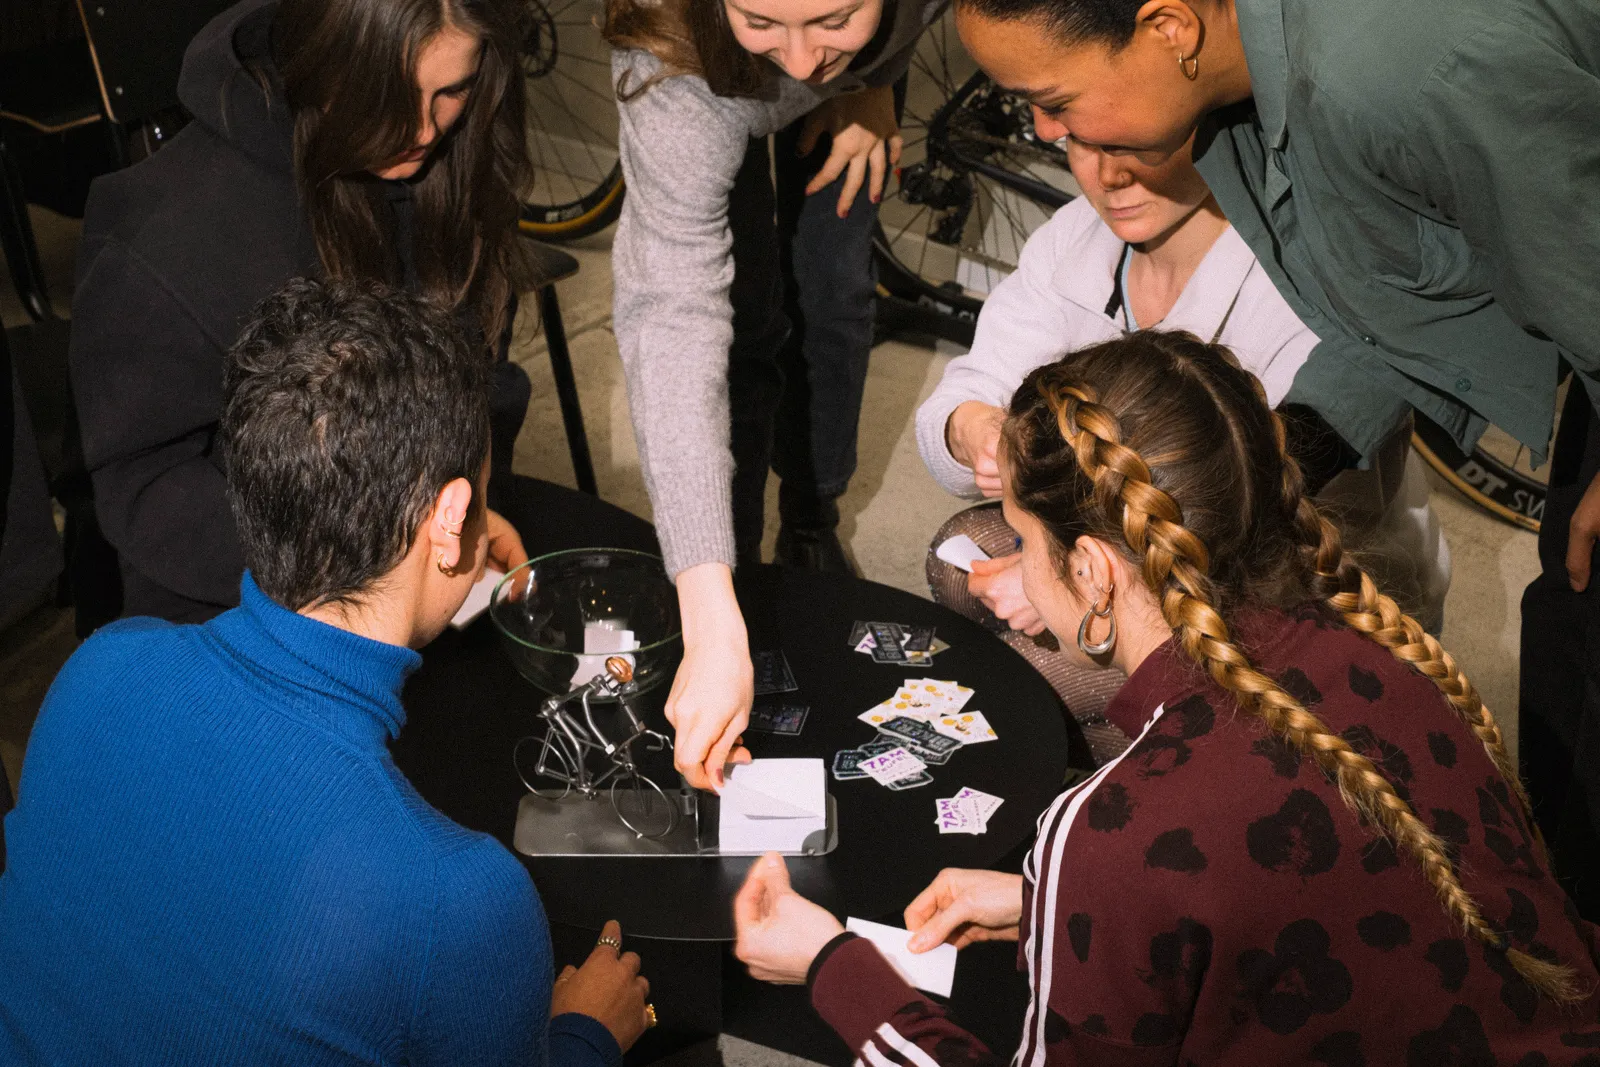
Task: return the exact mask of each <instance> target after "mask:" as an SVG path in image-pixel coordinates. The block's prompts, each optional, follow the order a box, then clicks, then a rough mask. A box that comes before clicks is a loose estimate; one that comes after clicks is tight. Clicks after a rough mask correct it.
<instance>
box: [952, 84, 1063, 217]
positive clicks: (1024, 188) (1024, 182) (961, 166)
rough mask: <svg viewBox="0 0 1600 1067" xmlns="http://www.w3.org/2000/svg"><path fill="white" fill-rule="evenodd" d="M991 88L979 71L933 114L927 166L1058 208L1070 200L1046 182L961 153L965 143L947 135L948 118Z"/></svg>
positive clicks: (1045, 205) (1048, 206)
mask: <svg viewBox="0 0 1600 1067" xmlns="http://www.w3.org/2000/svg"><path fill="white" fill-rule="evenodd" d="M992 84H994V83H993V82H991V81H990V80H989V76H988V75H987V74H985V73H984V72H983V71H981V70H980V71H978V72H977V73H975V74H974V75H972V77H970V78H968V79H967V80H966V82H964V83H963V84H962V86H961V88H959V89H957V90H956V91H955V93H954V94H952V95H951V97H950V99H949V100H947V101H945V104H944V106H943V107H941V108H940V109H939V110H938V111H935V112H934V113H933V117H932V118H931V119H929V120H928V147H927V153H928V160H929V161H930V162H936V163H944V164H945V165H946V166H948V167H950V168H951V169H953V170H967V171H974V172H976V173H978V174H982V175H983V176H984V177H986V178H988V179H989V180H991V181H993V182H995V183H996V184H997V185H1002V186H1004V187H1005V188H1007V189H1010V190H1011V191H1012V192H1015V193H1017V194H1019V195H1021V196H1025V197H1027V198H1028V199H1030V200H1032V201H1034V202H1035V203H1037V204H1040V205H1042V206H1044V207H1047V208H1052V209H1053V208H1059V207H1062V206H1064V205H1065V204H1067V203H1068V202H1069V201H1070V200H1072V196H1071V194H1069V193H1064V192H1062V191H1061V190H1060V189H1057V188H1055V187H1054V186H1052V185H1048V184H1046V183H1045V182H1041V181H1036V180H1034V179H1032V178H1025V177H1023V176H1021V175H1019V174H1016V173H1014V172H1013V171H1009V170H1006V169H1005V168H1003V167H997V166H995V165H994V164H992V163H990V162H988V161H986V160H984V159H980V158H978V157H976V156H973V155H970V154H969V153H967V152H964V151H962V149H963V147H965V145H964V142H962V141H961V139H960V138H959V137H952V136H951V135H950V118H951V116H952V115H954V114H955V113H956V112H957V111H958V110H960V109H961V107H962V105H963V104H965V103H966V102H967V100H968V99H969V98H970V97H971V96H972V95H973V94H974V93H976V92H977V91H978V90H979V89H982V88H983V87H984V86H986V85H992Z"/></svg>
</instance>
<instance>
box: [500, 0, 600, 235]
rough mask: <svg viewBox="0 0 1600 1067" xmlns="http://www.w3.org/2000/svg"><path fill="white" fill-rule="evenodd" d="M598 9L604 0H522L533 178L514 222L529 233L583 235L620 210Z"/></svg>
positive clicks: (529, 147) (597, 228)
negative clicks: (525, 17) (524, 0)
mask: <svg viewBox="0 0 1600 1067" xmlns="http://www.w3.org/2000/svg"><path fill="white" fill-rule="evenodd" d="M604 13H605V5H604V3H603V0H550V2H549V5H548V6H546V4H544V3H541V2H540V0H528V25H527V31H526V36H525V39H524V41H523V48H522V70H523V76H524V78H525V79H526V80H527V87H528V105H527V107H528V117H527V124H528V152H529V155H531V156H532V157H533V183H532V185H531V186H530V187H529V188H528V190H527V192H526V193H525V194H524V196H523V198H522V199H523V207H522V218H521V220H520V222H519V223H518V225H519V226H520V227H521V229H522V231H523V232H524V233H528V234H531V235H533V236H535V237H542V238H546V239H551V240H572V239H575V238H578V237H584V236H587V235H588V234H591V233H595V232H596V231H598V230H602V229H604V228H605V227H607V226H609V225H611V223H612V222H614V221H615V220H616V217H617V215H618V214H619V213H620V212H621V211H622V194H623V189H622V163H621V162H620V160H619V159H618V156H617V103H616V96H615V92H614V90H613V88H612V84H611V47H610V46H609V45H607V44H606V42H605V41H604V40H603V39H602V38H601V36H600V19H601V18H602V17H603V16H604Z"/></svg>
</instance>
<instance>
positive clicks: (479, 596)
mask: <svg viewBox="0 0 1600 1067" xmlns="http://www.w3.org/2000/svg"><path fill="white" fill-rule="evenodd" d="M504 577H505V574H504V573H503V572H501V571H497V570H494V569H493V568H490V567H485V568H484V569H483V577H482V578H479V579H478V580H477V581H476V582H473V583H472V588H471V589H469V590H467V599H465V600H463V601H462V602H461V608H460V610H459V611H457V612H456V614H455V618H453V619H451V620H450V625H451V626H453V627H455V628H456V629H457V630H464V629H466V627H467V626H468V624H470V623H471V622H472V620H473V619H476V618H477V617H478V616H479V615H482V614H483V613H484V612H486V611H488V610H489V597H490V596H491V595H492V594H493V593H494V587H495V586H497V585H499V584H500V579H502V578H504Z"/></svg>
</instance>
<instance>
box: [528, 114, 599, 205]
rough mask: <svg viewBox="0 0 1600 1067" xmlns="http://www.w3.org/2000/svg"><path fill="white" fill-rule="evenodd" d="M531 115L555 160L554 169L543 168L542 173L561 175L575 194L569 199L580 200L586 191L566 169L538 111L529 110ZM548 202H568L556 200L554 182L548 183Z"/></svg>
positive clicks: (564, 162) (550, 167) (553, 139)
mask: <svg viewBox="0 0 1600 1067" xmlns="http://www.w3.org/2000/svg"><path fill="white" fill-rule="evenodd" d="M531 114H532V116H533V121H534V122H535V123H537V124H538V126H539V132H540V133H541V134H542V135H543V136H544V138H545V140H547V141H549V142H550V150H551V151H550V154H551V155H552V156H553V157H554V158H555V160H556V165H555V166H554V167H552V166H548V165H547V166H545V168H544V173H545V174H548V175H551V176H554V175H555V174H557V173H559V174H561V175H562V176H563V177H565V178H566V179H567V184H568V185H570V186H572V188H573V190H574V192H575V193H576V194H577V195H575V196H573V197H571V198H570V199H571V200H581V199H582V198H583V194H584V192H585V191H586V190H584V189H583V187H582V186H580V185H579V184H578V180H577V179H576V178H575V177H574V176H573V174H572V172H571V171H570V170H568V169H567V164H566V161H565V160H564V159H563V158H562V154H561V152H560V150H559V149H558V148H557V147H556V143H555V138H554V137H553V136H552V135H551V133H550V131H549V130H547V129H545V126H544V120H543V119H542V118H540V117H539V111H538V109H537V108H534V109H531ZM550 202H551V203H552V204H557V203H566V202H569V201H561V200H558V199H557V198H556V192H555V182H554V181H553V180H552V181H551V183H550Z"/></svg>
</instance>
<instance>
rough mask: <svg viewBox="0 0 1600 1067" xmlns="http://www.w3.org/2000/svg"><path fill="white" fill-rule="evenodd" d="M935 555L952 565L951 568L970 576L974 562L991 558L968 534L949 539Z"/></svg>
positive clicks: (936, 550)
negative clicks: (956, 568)
mask: <svg viewBox="0 0 1600 1067" xmlns="http://www.w3.org/2000/svg"><path fill="white" fill-rule="evenodd" d="M933 554H934V555H936V556H938V557H939V558H940V559H942V560H944V561H945V562H946V563H948V564H950V566H952V567H959V568H961V569H962V570H964V571H966V572H967V573H968V574H971V573H972V561H973V560H975V559H988V558H989V553H987V552H985V551H984V550H983V549H981V548H979V547H978V542H976V541H974V540H973V539H972V538H970V537H968V536H967V535H966V534H956V535H955V536H954V537H951V538H948V539H947V540H945V541H944V542H943V543H942V544H941V545H940V546H939V547H938V548H937V549H935V550H934V553H933Z"/></svg>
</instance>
